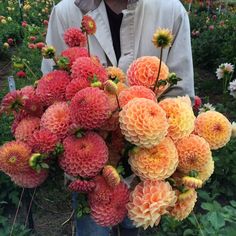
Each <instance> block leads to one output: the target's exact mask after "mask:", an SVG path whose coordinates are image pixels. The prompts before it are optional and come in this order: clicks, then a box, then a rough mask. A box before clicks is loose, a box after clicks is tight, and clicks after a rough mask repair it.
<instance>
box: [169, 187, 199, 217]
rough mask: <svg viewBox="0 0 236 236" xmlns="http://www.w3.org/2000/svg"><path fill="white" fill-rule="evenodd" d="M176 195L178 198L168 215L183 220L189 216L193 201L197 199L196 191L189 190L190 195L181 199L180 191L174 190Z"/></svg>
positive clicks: (193, 204)
mask: <svg viewBox="0 0 236 236" xmlns="http://www.w3.org/2000/svg"><path fill="white" fill-rule="evenodd" d="M176 192H177V195H178V200H177V202H176V204H175V206H174V207H173V209H172V210H171V211H170V215H171V216H173V217H174V218H175V219H176V220H183V219H185V218H187V217H188V216H189V214H190V213H191V212H192V210H193V208H194V206H195V203H196V201H197V192H196V191H195V190H192V191H191V197H188V198H184V199H181V195H182V194H180V192H178V191H176Z"/></svg>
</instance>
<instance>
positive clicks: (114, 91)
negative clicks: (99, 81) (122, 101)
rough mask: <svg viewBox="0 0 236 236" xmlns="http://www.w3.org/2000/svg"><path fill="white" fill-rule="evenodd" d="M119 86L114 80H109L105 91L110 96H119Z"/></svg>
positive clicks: (105, 85)
mask: <svg viewBox="0 0 236 236" xmlns="http://www.w3.org/2000/svg"><path fill="white" fill-rule="evenodd" d="M117 89H118V88H117V85H116V83H115V82H113V81H112V80H107V81H106V82H105V83H104V90H105V91H106V92H108V93H110V94H113V95H116V94H117Z"/></svg>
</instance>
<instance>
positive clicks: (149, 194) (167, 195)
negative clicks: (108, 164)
mask: <svg viewBox="0 0 236 236" xmlns="http://www.w3.org/2000/svg"><path fill="white" fill-rule="evenodd" d="M176 201H177V197H176V195H175V191H173V190H172V187H171V185H170V184H169V183H168V182H164V181H160V180H155V181H151V180H145V181H144V182H141V183H139V184H138V185H137V186H136V187H135V189H134V191H133V192H132V193H131V194H130V201H129V203H128V204H127V209H128V216H129V218H130V219H131V220H133V222H134V225H135V226H136V227H143V228H144V229H147V228H148V227H149V226H150V227H153V226H154V225H158V224H159V222H160V219H161V216H162V215H164V214H167V213H169V209H170V208H171V207H174V205H175V203H176Z"/></svg>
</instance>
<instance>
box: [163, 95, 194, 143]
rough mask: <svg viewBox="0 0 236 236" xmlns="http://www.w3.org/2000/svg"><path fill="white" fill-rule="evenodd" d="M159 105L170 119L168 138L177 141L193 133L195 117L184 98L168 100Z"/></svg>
mask: <svg viewBox="0 0 236 236" xmlns="http://www.w3.org/2000/svg"><path fill="white" fill-rule="evenodd" d="M159 104H160V106H161V107H162V109H163V110H164V111H165V112H166V115H167V117H168V123H169V129H168V136H170V137H171V138H172V139H173V140H174V141H177V140H178V139H181V138H183V137H187V136H189V135H190V134H191V133H192V131H193V130H194V121H195V116H194V113H193V110H192V107H191V106H190V105H189V104H188V103H186V102H185V101H184V100H182V98H166V99H164V100H162V101H161V102H160V103H159Z"/></svg>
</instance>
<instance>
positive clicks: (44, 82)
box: [36, 70, 71, 107]
mask: <svg viewBox="0 0 236 236" xmlns="http://www.w3.org/2000/svg"><path fill="white" fill-rule="evenodd" d="M70 80H71V78H70V76H69V75H68V73H67V72H65V71H61V70H54V71H52V72H49V73H48V74H46V75H44V76H43V77H42V78H41V79H40V80H39V81H38V84H37V88H36V95H37V96H38V97H39V98H40V101H41V102H42V103H43V105H44V106H47V107H48V106H50V105H52V104H53V103H55V102H63V101H65V100H66V99H65V93H66V87H67V85H68V84H69V83H70Z"/></svg>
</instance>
